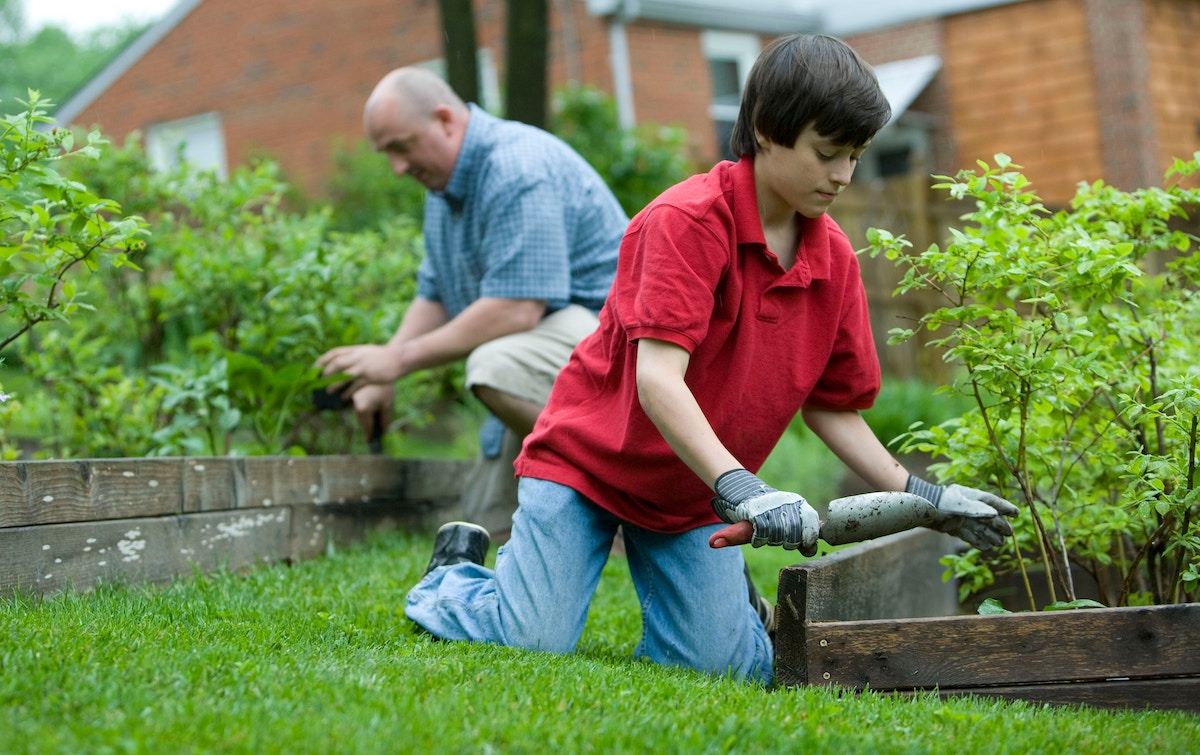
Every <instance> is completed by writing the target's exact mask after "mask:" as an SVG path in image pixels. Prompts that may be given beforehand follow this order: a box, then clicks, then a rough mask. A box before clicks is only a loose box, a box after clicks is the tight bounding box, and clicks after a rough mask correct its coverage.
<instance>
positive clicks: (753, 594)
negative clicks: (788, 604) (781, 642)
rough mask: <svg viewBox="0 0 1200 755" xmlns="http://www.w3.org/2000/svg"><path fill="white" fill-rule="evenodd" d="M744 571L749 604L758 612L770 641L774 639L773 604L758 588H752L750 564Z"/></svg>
mask: <svg viewBox="0 0 1200 755" xmlns="http://www.w3.org/2000/svg"><path fill="white" fill-rule="evenodd" d="M745 573H746V591H747V592H748V593H749V594H750V605H751V606H753V607H754V610H755V611H757V612H758V618H759V619H760V620H761V621H762V623H763V627H764V628H765V629H766V630H767V636H768V637H770V638H771V642H774V641H775V606H773V605H771V603H770V602H769V601H768V600H767V599H766V598H764V597H763V596H761V595H759V594H758V590H756V589H754V582H753V581H752V580H751V579H750V565H749V564H746V566H745Z"/></svg>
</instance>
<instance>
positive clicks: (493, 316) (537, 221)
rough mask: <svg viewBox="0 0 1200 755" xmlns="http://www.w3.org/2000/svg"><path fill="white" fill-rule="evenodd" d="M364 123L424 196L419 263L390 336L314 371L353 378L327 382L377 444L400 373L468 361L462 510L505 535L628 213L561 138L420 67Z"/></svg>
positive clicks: (606, 280) (390, 86)
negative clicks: (486, 106) (469, 455)
mask: <svg viewBox="0 0 1200 755" xmlns="http://www.w3.org/2000/svg"><path fill="white" fill-rule="evenodd" d="M363 121H364V126H365V129H366V134H367V138H368V139H369V140H370V141H371V143H372V145H373V146H374V147H375V149H376V150H378V151H380V152H382V153H384V154H385V155H386V156H387V158H388V161H389V162H390V163H391V167H392V171H393V172H394V173H395V174H396V175H397V176H405V175H407V176H411V177H412V178H414V179H416V180H417V181H419V182H421V184H423V185H424V186H425V188H426V189H428V196H427V198H426V203H425V221H424V234H425V249H426V257H425V259H424V260H423V261H422V263H421V266H420V268H419V270H418V273H417V296H416V298H415V299H414V300H413V302H412V303H411V304H410V305H409V307H408V310H407V311H406V312H405V315H404V317H403V318H402V320H401V323H400V326H399V327H398V328H397V330H396V333H395V335H393V336H392V337H391V339H390V340H389V341H388V342H387V343H386V344H383V345H371V344H359V345H354V346H342V347H339V348H335V349H332V350H330V351H328V352H326V353H325V354H323V355H322V356H321V357H320V358H319V359H318V360H317V366H319V367H321V368H322V373H323V374H324V375H334V374H344V375H347V376H348V380H347V381H346V382H345V383H342V384H339V385H338V386H335V387H334V389H335V390H339V391H341V392H343V393H344V394H345V395H350V396H352V399H353V402H354V410H355V412H356V414H357V415H358V419H359V422H360V424H361V425H362V426H363V429H364V430H365V431H366V432H367V434H368V436H371V435H372V433H373V430H372V428H373V420H374V418H375V416H376V414H380V415H382V423H381V424H382V426H384V427H386V426H387V423H388V422H390V420H391V416H392V412H393V406H394V401H395V387H394V383H395V381H396V380H398V379H399V378H401V377H404V376H405V375H408V374H410V373H413V372H416V371H417V370H423V369H428V368H431V367H436V366H440V365H444V364H448V363H451V362H455V361H457V360H460V359H466V383H467V387H468V388H470V390H471V391H472V392H473V393H474V394H475V395H476V396H477V397H478V398H479V399H480V401H482V402H483V404H484V405H485V406H486V407H487V408H488V410H489V411H490V412H491V414H492V415H493V418H490V419H489V422H488V423H487V424H486V425H485V427H484V432H483V433H482V434H481V440H482V441H483V446H484V447H483V449H482V452H481V454H480V458H479V460H478V462H477V465H476V467H475V470H474V471H473V473H472V475H471V477H470V479H469V480H468V481H467V482H466V485H465V489H464V494H463V514H464V517H465V518H466V519H468V520H470V521H473V522H475V523H477V524H480V525H482V526H483V527H485V528H486V529H488V530H490V531H491V532H492V533H493V534H494V536H496V537H497V538H498V539H501V540H503V539H504V538H505V537H506V533H507V531H508V529H509V527H510V520H511V516H512V512H513V510H515V508H516V481H515V479H514V476H513V467H512V463H513V460H514V459H515V458H516V455H517V453H518V452H519V451H520V446H521V439H522V438H524V436H525V435H526V434H528V433H529V431H530V430H531V429H532V428H533V424H534V422H535V420H536V419H537V417H538V414H539V412H540V411H541V408H542V407H543V406H544V405H545V403H546V400H547V398H548V397H549V394H550V388H551V386H552V385H553V383H554V379H555V377H556V376H557V374H558V371H559V370H560V369H561V368H562V367H563V365H565V364H566V362H567V359H568V357H569V356H570V354H571V351H572V349H574V347H575V344H577V343H578V342H579V341H580V340H581V339H582V338H583V337H584V336H586V335H588V334H589V333H591V332H592V331H593V330H595V328H596V326H597V324H598V320H597V312H598V311H599V310H600V307H601V306H602V305H603V304H604V299H605V297H606V296H607V294H608V289H609V286H610V285H611V283H612V279H613V275H614V273H615V271H616V260H617V249H618V248H619V246H620V242H621V236H622V234H623V232H624V230H625V226H626V224H627V223H628V218H627V217H626V215H625V213H624V211H623V210H622V209H621V206H620V204H619V203H618V202H617V200H616V198H615V197H614V196H613V194H612V192H611V191H610V190H609V189H608V187H607V186H606V185H605V183H604V181H603V179H601V178H600V176H599V175H598V174H597V173H596V172H595V170H593V169H592V168H591V166H589V165H588V164H587V162H586V161H585V160H584V159H583V158H581V157H580V156H579V155H578V154H577V153H575V152H574V151H573V150H572V149H571V148H570V147H568V146H567V145H566V144H565V143H564V142H562V141H561V140H559V139H558V138H557V137H554V136H552V135H551V134H548V133H546V132H545V131H542V130H540V129H537V128H534V127H532V126H528V125H525V124H521V123H516V122H513V121H505V120H501V119H499V118H495V117H493V116H491V115H489V114H488V113H486V112H484V111H483V110H482V109H480V108H479V107H477V106H475V105H474V104H470V105H468V104H466V103H464V102H463V101H462V100H461V99H460V98H459V97H458V96H457V95H456V94H455V93H454V92H453V90H451V89H450V87H449V85H447V84H446V83H445V82H444V81H443V80H442V79H440V78H438V77H437V76H435V75H434V74H432V73H430V72H428V71H425V70H423V69H419V68H401V69H398V70H395V71H392V72H390V73H388V74H387V75H386V76H384V77H383V79H382V80H381V81H380V82H379V84H378V85H376V87H375V89H374V91H373V92H372V93H371V95H370V97H369V98H368V100H367V103H366V107H365V108H364V114H363ZM497 420H498V422H497ZM499 423H502V425H501V424H499Z"/></svg>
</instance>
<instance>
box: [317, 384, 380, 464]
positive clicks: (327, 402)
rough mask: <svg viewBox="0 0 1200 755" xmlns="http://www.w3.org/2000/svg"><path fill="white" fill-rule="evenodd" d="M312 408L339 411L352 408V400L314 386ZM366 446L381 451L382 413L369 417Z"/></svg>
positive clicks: (376, 451)
mask: <svg viewBox="0 0 1200 755" xmlns="http://www.w3.org/2000/svg"><path fill="white" fill-rule="evenodd" d="M312 402H313V408H315V409H316V410H317V411H319V412H321V411H341V410H343V409H352V408H354V402H353V401H352V400H351V399H350V398H349V397H348V396H346V395H344V394H341V393H330V392H329V391H327V390H325V389H324V388H314V389H313V392H312ZM367 447H368V448H370V449H371V453H373V454H380V453H383V413H382V412H375V415H374V416H373V417H372V418H371V437H370V438H368V439H367Z"/></svg>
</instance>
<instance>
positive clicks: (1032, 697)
mask: <svg viewBox="0 0 1200 755" xmlns="http://www.w3.org/2000/svg"><path fill="white" fill-rule="evenodd" d="M956 542H957V541H955V540H953V539H952V538H949V537H947V536H946V535H942V534H940V533H936V532H933V531H931V530H924V529H921V530H913V531H910V532H905V533H901V534H899V535H893V536H891V537H886V538H880V539H879V540H875V541H871V542H867V543H862V544H860V545H856V546H853V547H851V548H847V549H844V550H842V551H838V552H836V553H833V554H830V555H828V556H823V557H821V558H818V559H814V560H813V561H809V562H807V563H803V564H799V565H796V566H791V567H788V568H786V569H784V570H782V571H781V572H780V579H779V606H778V609H777V617H778V622H779V623H778V627H777V633H776V644H775V652H776V677H777V678H778V680H779V682H780V683H782V684H785V685H801V684H827V685H838V686H842V687H848V688H851V689H856V690H864V689H871V690H875V691H878V692H898V693H904V694H909V693H913V692H915V691H919V690H935V691H937V692H938V693H939V694H940V695H942V696H946V695H966V694H971V695H984V696H993V697H1003V698H1017V699H1023V700H1029V701H1035V702H1043V703H1052V704H1087V705H1092V706H1095V707H1102V708H1135V709H1144V708H1161V709H1178V710H1186V711H1196V712H1200V653H1197V652H1196V648H1197V647H1200V603H1188V604H1182V605H1168V606H1150V607H1143V608H1098V609H1081V610H1075V611H1049V612H1037V613H1034V612H1025V613H1012V614H1001V615H991V616H981V615H977V614H976V615H956V614H957V613H958V606H957V600H956V591H957V588H956V586H955V585H953V584H947V583H943V582H942V572H943V571H944V567H942V566H941V565H940V564H939V563H938V559H939V558H940V557H941V556H942V555H944V554H946V553H948V552H950V550H951V549H952V548H953V547H954V545H955V543H956Z"/></svg>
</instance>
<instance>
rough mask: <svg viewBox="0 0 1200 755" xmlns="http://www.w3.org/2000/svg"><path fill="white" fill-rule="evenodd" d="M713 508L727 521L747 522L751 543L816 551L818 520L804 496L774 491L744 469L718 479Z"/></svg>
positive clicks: (818, 533) (758, 545)
mask: <svg viewBox="0 0 1200 755" xmlns="http://www.w3.org/2000/svg"><path fill="white" fill-rule="evenodd" d="M714 487H715V488H716V490H717V497H716V498H714V499H713V501H712V506H713V511H715V512H717V516H719V517H721V519H722V520H723V521H726V522H728V523H730V524H736V523H738V522H750V523H751V524H753V525H754V537H753V539H752V540H751V541H750V544H751V545H753V546H754V547H755V548H758V547H761V546H763V545H782V546H783V547H784V548H785V549H787V550H795V549H797V548H799V549H800V552H801V553H803V554H804V555H806V556H811V555H813V554H815V553H816V552H817V536H818V535H820V533H821V521H820V519H818V518H817V511H816V509H814V508H813V507H812V506H809V505H808V501H806V500H804V498H803V496H800V495H797V494H796V493H784V492H781V491H778V490H776V489H775V488H773V487H771V486H770V485H768V484H766V483H765V482H763V481H762V480H760V479H758V477H756V476H755V475H754V474H752V473H751V472H748V471H747V470H745V469H731V470H729V471H728V472H725V473H724V474H722V475H721V476H720V477H718V478H717V482H716V485H715V486H714Z"/></svg>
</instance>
